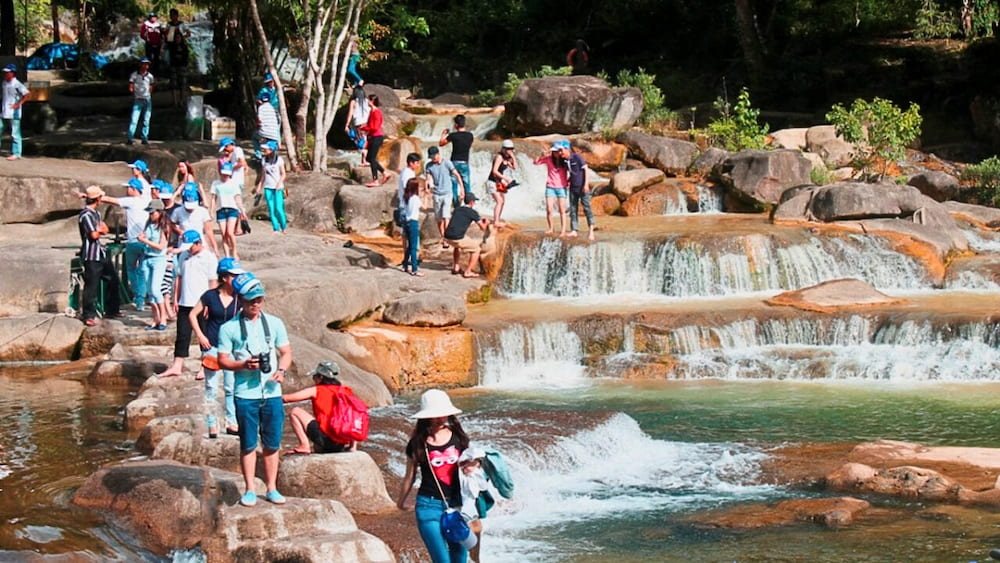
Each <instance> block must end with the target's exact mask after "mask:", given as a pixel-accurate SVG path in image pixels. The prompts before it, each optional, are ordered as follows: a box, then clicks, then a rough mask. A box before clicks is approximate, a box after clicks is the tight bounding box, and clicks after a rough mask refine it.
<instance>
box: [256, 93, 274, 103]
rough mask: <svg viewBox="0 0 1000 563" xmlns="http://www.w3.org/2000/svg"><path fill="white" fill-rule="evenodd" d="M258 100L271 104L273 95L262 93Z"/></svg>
mask: <svg viewBox="0 0 1000 563" xmlns="http://www.w3.org/2000/svg"><path fill="white" fill-rule="evenodd" d="M257 99H258V100H260V101H262V102H270V101H271V94H269V93H267V92H261V93H260V95H259V96H257Z"/></svg>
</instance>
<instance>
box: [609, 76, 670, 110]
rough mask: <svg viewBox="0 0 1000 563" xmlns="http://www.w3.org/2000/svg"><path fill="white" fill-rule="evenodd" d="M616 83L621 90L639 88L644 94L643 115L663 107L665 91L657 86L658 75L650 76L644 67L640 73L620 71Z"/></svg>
mask: <svg viewBox="0 0 1000 563" xmlns="http://www.w3.org/2000/svg"><path fill="white" fill-rule="evenodd" d="M615 82H616V83H617V84H618V86H619V87H621V88H638V89H639V91H640V92H642V104H643V113H646V112H647V111H648V112H655V111H657V110H659V109H660V108H662V107H663V91H662V90H660V88H659V86H657V85H656V75H655V74H648V73H647V72H646V71H645V70H644V69H643V68H642V67H639V71H638V72H632V71H631V70H629V69H627V68H623V69H622V70H620V71H618V76H617V77H616V78H615Z"/></svg>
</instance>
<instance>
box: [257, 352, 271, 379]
mask: <svg viewBox="0 0 1000 563" xmlns="http://www.w3.org/2000/svg"><path fill="white" fill-rule="evenodd" d="M257 366H258V368H257V369H259V370H260V372H261V373H263V374H268V373H271V353H270V352H264V353H263V354H257Z"/></svg>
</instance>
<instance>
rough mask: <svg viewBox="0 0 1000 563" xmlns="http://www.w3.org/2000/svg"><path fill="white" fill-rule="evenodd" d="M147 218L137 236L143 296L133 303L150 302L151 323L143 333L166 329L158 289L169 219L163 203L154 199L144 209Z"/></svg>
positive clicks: (160, 281)
mask: <svg viewBox="0 0 1000 563" xmlns="http://www.w3.org/2000/svg"><path fill="white" fill-rule="evenodd" d="M146 212H147V213H149V219H147V220H146V226H145V228H143V230H142V232H141V233H139V236H138V241H139V242H140V243H142V244H144V245H145V246H146V249H145V252H144V253H143V255H142V261H141V263H140V264H141V266H140V270H141V271H140V274H139V275H140V276H142V278H143V279H144V280H145V283H143V284H142V287H143V288H145V294H144V295H136V296H135V299H136V302H143V303H144V302H146V301H147V300H148V301H149V302H151V303H152V309H153V322H152V324H150V325H148V326H146V330H167V307H166V304H165V303H164V299H163V293H161V292H160V286H162V285H163V275H164V273H165V272H166V271H167V238H168V236H169V233H170V219H168V218H167V214H166V213H164V212H163V202H162V201H160V200H158V199H154V200H151V201H150V202H149V204H148V205H147V206H146Z"/></svg>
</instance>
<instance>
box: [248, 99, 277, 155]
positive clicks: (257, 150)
mask: <svg viewBox="0 0 1000 563" xmlns="http://www.w3.org/2000/svg"><path fill="white" fill-rule="evenodd" d="M280 138H281V128H280V127H278V113H277V112H276V111H274V106H272V105H271V95H270V94H268V93H263V94H261V95H260V97H259V98H257V134H256V135H254V156H256V157H257V158H258V159H260V157H261V147H262V146H264V145H266V144H267V143H270V142H273V143H274V144H275V145H278V144H280V143H279V139H280Z"/></svg>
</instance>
